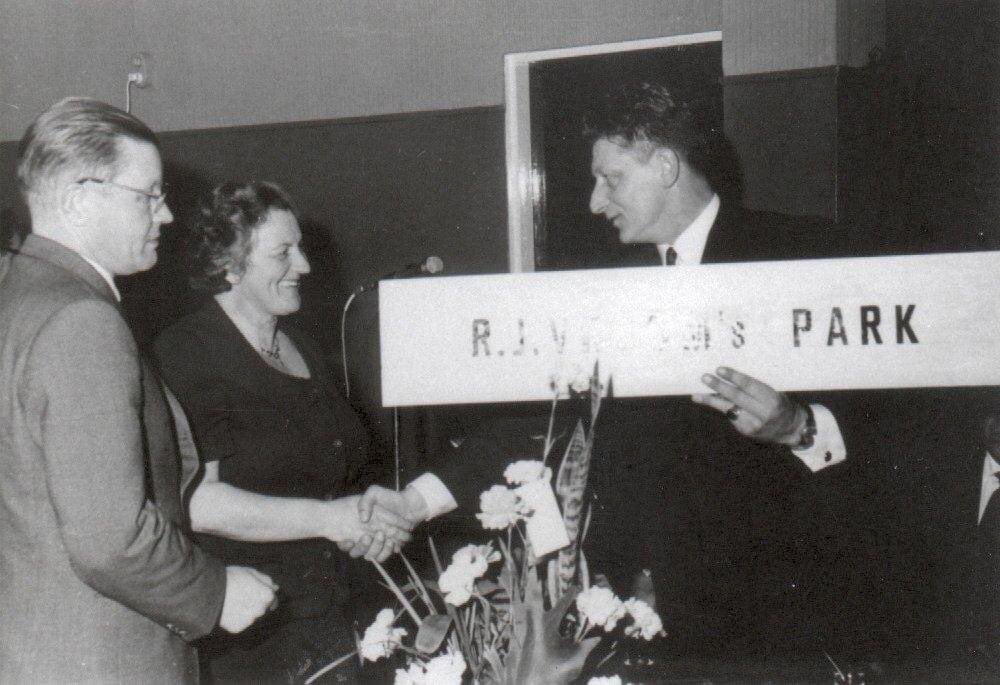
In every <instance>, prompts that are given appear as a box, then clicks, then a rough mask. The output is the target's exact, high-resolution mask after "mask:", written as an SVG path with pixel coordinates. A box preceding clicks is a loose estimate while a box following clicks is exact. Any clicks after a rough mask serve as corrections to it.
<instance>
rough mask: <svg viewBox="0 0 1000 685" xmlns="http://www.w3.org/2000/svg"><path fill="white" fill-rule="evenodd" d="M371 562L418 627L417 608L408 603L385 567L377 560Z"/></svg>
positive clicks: (418, 616)
mask: <svg viewBox="0 0 1000 685" xmlns="http://www.w3.org/2000/svg"><path fill="white" fill-rule="evenodd" d="M372 564H374V565H375V568H377V569H378V572H379V573H380V574H382V579H383V580H385V582H386V584H387V586H388V588H389V590H391V591H392V594H394V595H396V599H398V600H399V601H400V602H402V604H403V606H404V607H406V611H407V613H409V614H410V618H412V619H413V622H414V623H416V624H417V627H418V628H419V627H420V623H421V620H420V614H418V613H417V610H416V609H414V608H413V605H412V604H410V600H408V599H406V595H404V594H403V591H402V590H400V589H399V586H398V585H396V581H394V580H393V579H392V577H391V576H390V575H389V574H388V573H386V571H385V569H384V568H382V564H380V563H378V562H377V561H372Z"/></svg>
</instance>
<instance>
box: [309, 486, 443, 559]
mask: <svg viewBox="0 0 1000 685" xmlns="http://www.w3.org/2000/svg"><path fill="white" fill-rule="evenodd" d="M330 505H331V506H332V507H334V508H335V510H336V511H335V512H334V516H332V517H331V519H332V520H333V521H335V524H334V528H335V529H334V530H333V531H331V534H330V535H328V536H327V537H329V539H330V540H332V541H333V542H335V543H337V547H339V548H340V549H341V550H343V551H344V552H347V553H348V554H350V555H351V556H352V557H364V558H365V559H368V560H369V561H378V562H382V561H385V560H386V559H387V558H388V557H389V556H391V555H392V554H394V553H395V552H398V551H399V549H400V548H401V547H402V546H403V545H404V544H405V543H406V542H408V541H409V540H410V531H412V530H413V529H414V527H416V525H417V524H418V523H421V522H423V521H424V520H425V519H426V518H427V503H426V502H425V501H424V498H423V497H422V496H421V495H420V493H419V492H418V491H417V490H415V489H414V488H412V487H408V488H406V489H405V490H402V491H399V492H397V491H395V490H388V489H386V488H383V487H380V486H378V485H373V486H371V487H370V488H368V490H367V491H366V492H365V494H363V495H355V496H353V497H344V498H341V499H338V500H335V501H332V502H330Z"/></svg>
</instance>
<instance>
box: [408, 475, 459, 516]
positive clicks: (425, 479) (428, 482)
mask: <svg viewBox="0 0 1000 685" xmlns="http://www.w3.org/2000/svg"><path fill="white" fill-rule="evenodd" d="M407 487H410V488H413V489H414V490H416V491H417V492H419V493H420V496H421V497H423V498H424V502H426V503H427V520H428V521H429V520H431V519H432V518H435V517H437V516H441V515H442V514H447V513H448V512H449V511H452V510H453V509H455V508H456V507H458V502H456V501H455V498H454V497H453V496H452V494H451V491H450V490H448V487H447V486H446V485H445V484H444V483H442V482H441V479H440V478H438V477H437V476H435V475H434V474H433V473H425V474H423V475H421V476H417V478H415V479H414V480H413V481H411V482H410V484H409V485H408V486H407Z"/></svg>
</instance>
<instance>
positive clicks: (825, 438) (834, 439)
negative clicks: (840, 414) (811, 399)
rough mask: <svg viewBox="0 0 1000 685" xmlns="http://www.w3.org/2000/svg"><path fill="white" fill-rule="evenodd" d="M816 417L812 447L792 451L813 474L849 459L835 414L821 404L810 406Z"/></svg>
mask: <svg viewBox="0 0 1000 685" xmlns="http://www.w3.org/2000/svg"><path fill="white" fill-rule="evenodd" d="M809 406H810V407H811V408H812V410H813V415H814V416H815V417H816V435H815V437H814V438H813V445H812V447H807V448H806V449H801V450H796V449H793V450H792V454H794V455H795V456H796V457H798V458H799V459H801V460H802V463H803V464H805V465H806V466H807V467H809V470H810V471H812V472H813V473H816V472H817V471H819V470H821V469H825V468H826V467H827V466H833V465H834V464H839V463H840V462H842V461H844V460H845V459H847V446H846V445H845V444H844V436H843V435H841V433H840V426H838V425H837V419H835V418H834V416H833V413H832V412H831V411H830V410H829V409H827V408H826V407H824V406H823V405H821V404H811V405H809Z"/></svg>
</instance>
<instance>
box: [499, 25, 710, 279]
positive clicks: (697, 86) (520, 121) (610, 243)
mask: <svg viewBox="0 0 1000 685" xmlns="http://www.w3.org/2000/svg"><path fill="white" fill-rule="evenodd" d="M504 78H505V102H506V111H505V140H506V162H507V205H508V260H509V270H510V271H511V272H523V271H536V270H551V269H566V268H596V267H607V266H624V265H627V264H629V262H630V258H631V255H630V247H629V246H623V245H621V244H620V243H619V242H618V238H617V235H616V233H615V232H614V230H613V229H612V228H611V227H610V226H608V224H607V222H606V221H605V220H604V219H603V218H601V217H597V216H594V215H592V214H591V213H590V210H589V198H590V192H591V190H592V188H593V178H592V177H591V173H590V145H589V144H588V143H587V141H586V140H585V139H584V137H583V135H582V125H583V119H584V114H585V112H586V111H587V110H588V109H589V108H590V107H591V106H592V105H593V103H595V102H596V101H597V99H599V98H601V97H602V96H603V94H604V93H606V92H607V91H608V89H609V88H611V87H613V86H614V85H615V84H616V83H619V82H622V81H624V80H633V81H637V80H642V81H652V82H659V83H663V84H664V85H668V86H669V87H670V88H671V90H672V91H680V92H679V94H680V95H682V96H683V97H684V98H685V100H687V101H689V102H693V103H697V105H698V107H699V110H700V112H699V116H706V117H709V118H710V119H711V122H710V125H711V126H712V127H713V128H716V127H717V130H719V131H720V132H721V131H722V123H723V98H722V32H721V31H707V32H703V33H693V34H684V35H676V36H665V37H661V38H649V39H643V40H634V41H626V42H621V43H606V44H602V45H587V46H578V47H569V48H562V49H554V50H544V51H537V52H522V53H512V54H508V55H505V57H504Z"/></svg>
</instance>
